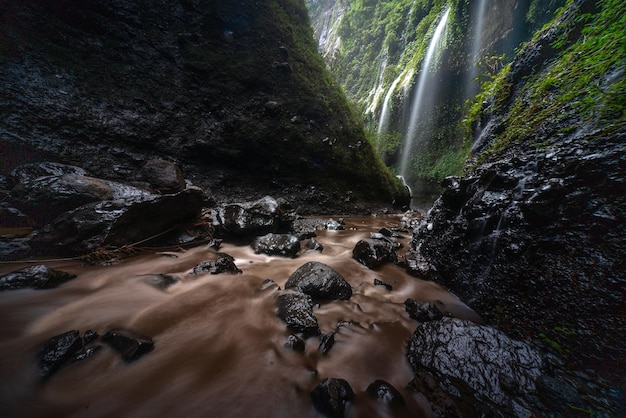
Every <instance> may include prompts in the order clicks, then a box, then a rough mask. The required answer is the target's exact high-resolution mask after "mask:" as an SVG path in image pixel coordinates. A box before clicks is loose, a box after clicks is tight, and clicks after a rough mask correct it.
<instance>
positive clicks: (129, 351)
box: [102, 330, 154, 362]
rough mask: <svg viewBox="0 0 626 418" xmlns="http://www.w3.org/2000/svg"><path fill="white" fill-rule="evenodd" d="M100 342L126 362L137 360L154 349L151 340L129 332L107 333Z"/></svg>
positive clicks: (114, 331)
mask: <svg viewBox="0 0 626 418" xmlns="http://www.w3.org/2000/svg"><path fill="white" fill-rule="evenodd" d="M102 341H103V342H105V343H106V344H108V345H109V346H110V347H111V348H113V349H114V350H115V351H117V352H118V353H119V354H120V355H121V356H122V359H123V360H124V361H126V362H131V361H134V360H137V359H138V358H139V357H141V356H143V355H144V354H146V353H149V352H150V351H152V349H153V348H154V341H152V338H150V337H146V336H144V335H141V334H138V333H136V332H134V331H129V330H111V331H107V332H106V333H105V334H104V335H103V336H102Z"/></svg>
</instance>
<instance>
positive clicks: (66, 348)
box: [39, 330, 83, 378]
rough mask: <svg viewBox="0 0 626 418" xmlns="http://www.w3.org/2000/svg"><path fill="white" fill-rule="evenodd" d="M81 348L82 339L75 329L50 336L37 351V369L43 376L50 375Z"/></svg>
mask: <svg viewBox="0 0 626 418" xmlns="http://www.w3.org/2000/svg"><path fill="white" fill-rule="evenodd" d="M82 348H83V340H82V339H81V338H80V334H79V332H78V331H76V330H72V331H68V332H65V333H63V334H59V335H57V336H55V337H52V338H51V339H50V340H48V341H47V342H46V344H45V345H44V346H43V347H42V348H41V350H40V351H39V369H40V372H41V376H42V377H43V378H48V377H50V376H52V374H53V373H55V372H56V371H57V370H59V369H60V368H61V367H63V366H64V365H65V364H67V363H69V362H70V360H71V359H72V358H73V357H74V356H76V355H77V354H78V353H79V352H80V351H81V350H82Z"/></svg>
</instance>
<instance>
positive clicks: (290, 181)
mask: <svg viewBox="0 0 626 418" xmlns="http://www.w3.org/2000/svg"><path fill="white" fill-rule="evenodd" d="M1 7H2V10H1V11H2V15H1V18H0V19H1V23H2V25H1V26H0V28H1V29H0V37H1V39H2V47H1V48H0V68H1V70H0V83H1V84H2V85H3V86H4V88H3V89H2V91H1V92H0V97H1V100H0V103H1V104H0V110H1V112H2V114H5V115H10V117H7V118H3V119H2V122H1V123H0V132H1V133H2V141H10V142H11V143H12V144H17V145H20V144H24V145H27V146H32V147H34V148H35V149H36V150H38V151H45V152H46V153H48V154H49V155H53V156H56V158H55V159H56V160H59V161H63V162H67V163H70V164H75V165H78V166H80V167H84V168H85V169H86V170H88V171H89V172H90V173H93V175H94V176H96V177H100V178H106V179H111V180H116V181H129V180H142V179H145V180H143V181H148V182H150V181H152V180H150V179H148V178H147V177H145V176H146V175H147V174H148V173H147V171H146V167H145V164H146V161H148V160H164V159H167V160H168V161H170V162H172V163H175V164H177V165H178V166H180V167H181V169H182V171H183V172H184V173H185V175H186V177H188V178H189V179H191V180H192V182H193V183H194V184H196V185H198V186H200V187H202V188H204V189H207V190H210V191H211V193H212V194H214V195H215V196H217V197H218V198H219V199H220V200H221V201H235V200H241V199H250V198H260V197H262V196H264V195H266V194H273V195H276V196H277V197H279V196H280V197H289V198H290V200H292V201H297V202H298V204H297V206H298V207H299V208H300V207H301V209H302V210H301V212H303V213H304V212H305V210H306V211H308V213H314V212H316V211H317V212H324V213H328V210H329V209H331V208H332V209H333V210H332V212H336V213H349V212H354V211H355V210H357V211H364V212H367V211H369V210H368V209H371V207H373V206H379V207H383V206H386V207H390V206H391V205H392V204H393V202H394V201H395V203H396V204H398V205H406V204H407V203H408V193H406V191H405V190H404V189H403V187H402V186H401V184H400V182H399V181H398V180H397V179H395V177H394V176H392V175H391V173H390V172H389V171H388V170H387V169H385V168H384V167H383V165H382V164H381V162H380V160H379V159H378V157H377V156H376V155H375V153H374V150H373V147H372V146H371V144H370V143H369V142H368V141H367V140H366V138H365V134H364V131H363V126H362V123H361V122H360V121H359V120H358V118H357V117H355V115H354V114H353V113H352V112H351V110H350V108H349V106H348V104H347V102H346V99H345V97H344V96H343V94H342V92H341V90H340V89H339V87H338V86H337V84H336V83H335V82H334V81H333V80H332V78H331V77H330V75H329V73H328V71H327V70H326V68H325V65H324V62H323V60H322V58H321V57H320V56H319V55H318V54H317V51H316V44H315V40H314V39H313V34H312V30H311V27H310V25H309V19H308V14H307V11H306V8H305V7H304V4H303V2H302V1H295V2H294V1H275V2H274V1H272V2H258V1H256V0H244V1H241V2H238V3H237V5H236V6H234V5H233V3H231V2H222V1H218V2H215V1H209V2H200V1H184V2H170V1H165V0H158V1H146V0H141V1H123V0H116V1H111V2H100V1H95V0H86V1H82V0H81V1H77V0H61V1H56V2H49V1H45V0H33V1H10V2H3V3H2V6H1ZM276 179H280V180H279V181H277V180H276ZM176 183H178V184H179V185H180V182H179V181H178V180H176ZM359 184H367V185H368V187H358V186H355V185H359ZM156 186H157V188H161V186H162V185H156ZM173 191H175V189H173ZM338 197H340V198H338Z"/></svg>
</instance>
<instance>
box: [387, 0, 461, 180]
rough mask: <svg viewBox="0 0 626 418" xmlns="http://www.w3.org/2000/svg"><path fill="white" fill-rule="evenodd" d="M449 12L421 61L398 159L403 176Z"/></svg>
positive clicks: (448, 11) (441, 21)
mask: <svg viewBox="0 0 626 418" xmlns="http://www.w3.org/2000/svg"><path fill="white" fill-rule="evenodd" d="M449 14H450V7H448V8H447V9H446V11H445V12H444V14H443V16H442V17H441V20H440V21H439V24H438V25H437V28H436V29H435V32H434V34H433V37H432V39H431V40H430V44H429V45H428V50H427V51H426V57H425V58H424V61H423V63H422V68H421V70H420V77H419V80H418V83H417V89H416V91H415V96H414V99H413V104H412V111H411V118H410V120H409V127H408V129H407V133H406V136H405V140H404V148H403V150H402V155H401V160H400V172H399V174H400V175H401V176H403V177H406V175H407V169H408V165H409V159H410V156H411V153H412V150H413V142H414V141H415V136H416V130H417V124H418V122H419V120H420V116H421V111H422V107H423V105H424V102H425V101H426V99H427V98H428V96H427V87H428V84H429V83H428V82H429V81H430V80H429V79H430V77H429V69H430V66H431V63H432V60H433V58H434V56H435V53H436V52H437V48H438V46H439V41H440V40H441V37H442V35H443V33H444V31H445V29H446V24H447V22H448V15H449Z"/></svg>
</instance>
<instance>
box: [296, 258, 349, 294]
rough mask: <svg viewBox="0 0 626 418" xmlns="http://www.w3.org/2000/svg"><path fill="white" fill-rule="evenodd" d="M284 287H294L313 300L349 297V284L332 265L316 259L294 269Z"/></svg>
mask: <svg viewBox="0 0 626 418" xmlns="http://www.w3.org/2000/svg"><path fill="white" fill-rule="evenodd" d="M285 289H294V290H297V291H299V292H302V293H305V294H307V295H309V296H311V297H312V298H313V299H315V300H325V299H340V300H341V299H342V300H345V299H350V297H351V296H352V288H351V287H350V284H349V283H348V282H347V281H346V279H344V278H343V277H342V276H341V275H340V274H339V273H337V272H336V271H335V270H333V268H332V267H330V266H328V265H326V264H324V263H320V262H318V261H310V262H308V263H306V264H303V265H302V266H300V267H299V268H298V269H297V270H296V271H294V272H293V273H292V274H291V276H289V279H288V280H287V283H285Z"/></svg>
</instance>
